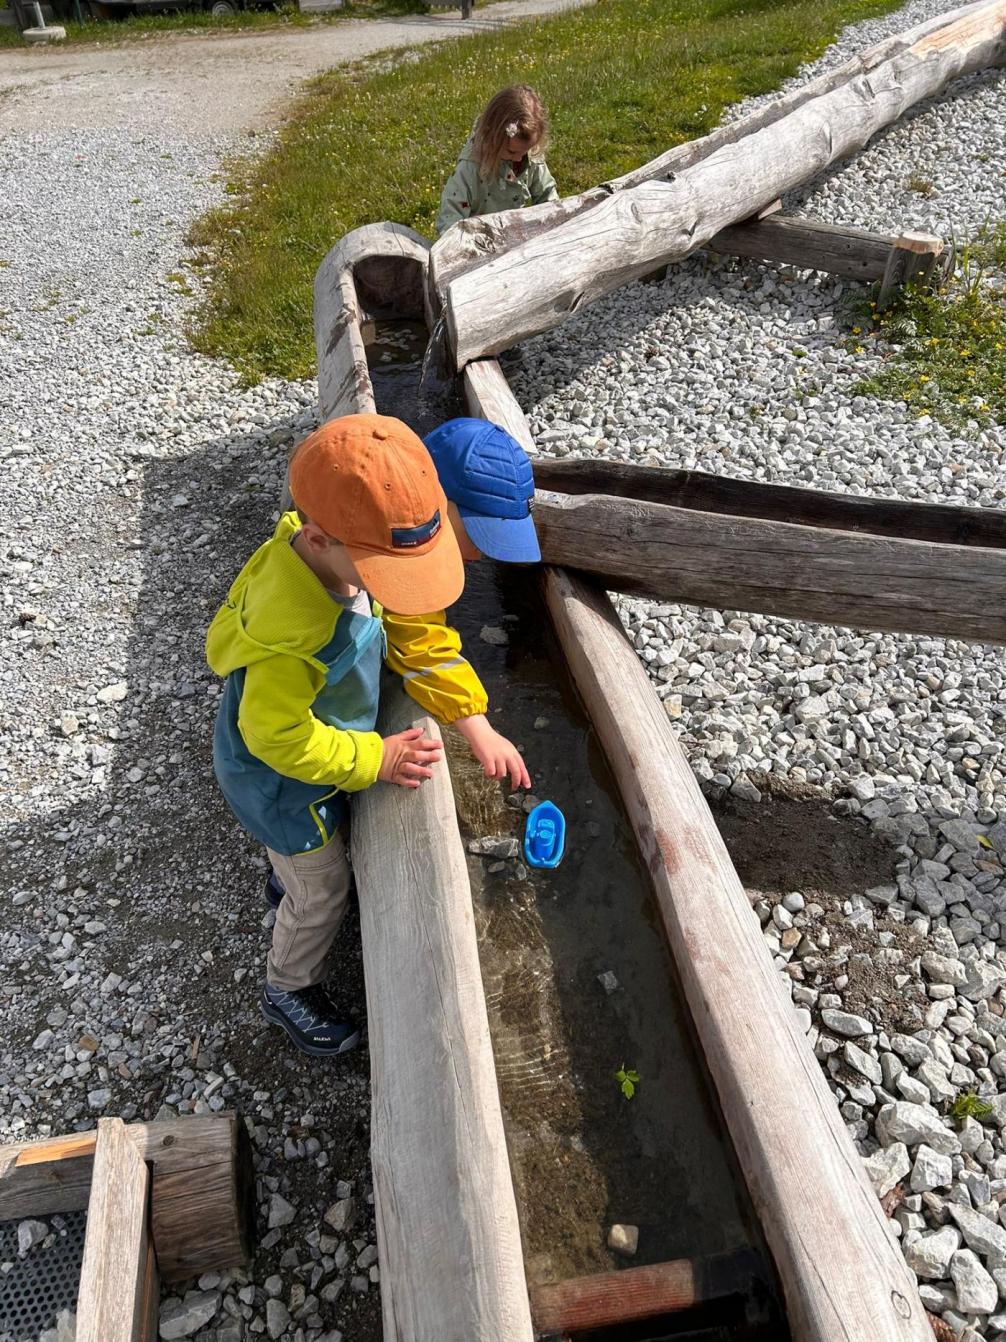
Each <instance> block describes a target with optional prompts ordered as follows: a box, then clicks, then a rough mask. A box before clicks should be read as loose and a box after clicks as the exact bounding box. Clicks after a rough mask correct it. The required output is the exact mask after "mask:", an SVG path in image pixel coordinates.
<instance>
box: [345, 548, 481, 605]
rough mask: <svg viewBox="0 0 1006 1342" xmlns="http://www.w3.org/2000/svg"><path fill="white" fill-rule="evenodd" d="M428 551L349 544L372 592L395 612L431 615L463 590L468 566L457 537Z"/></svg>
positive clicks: (451, 601)
mask: <svg viewBox="0 0 1006 1342" xmlns="http://www.w3.org/2000/svg"><path fill="white" fill-rule="evenodd" d="M444 536H445V539H446V541H447V543H445V544H441V545H438V546H437V547H436V548H435V549H433V550H429V551H427V553H426V554H403V555H388V554H374V553H373V552H372V551H370V550H357V549H354V548H353V547H352V546H349V547H347V548H348V550H349V554H350V557H351V558H352V560H353V563H354V564H355V565H356V571H357V573H359V575H360V578H361V580H362V582H363V585H364V587H366V589H367V591H368V592H369V593H370V595H371V596H372V597H373V598H374V599H375V601H379V602H380V603H381V605H382V606H385V607H386V608H387V609H388V610H390V611H394V613H395V614H396V615H428V614H430V613H431V612H432V611H435V610H446V609H447V607H448V606H453V604H454V602H455V601H457V599H458V597H459V596H460V595H461V593H462V592H463V591H464V586H465V566H464V561H463V560H462V558H461V551H460V550H459V549H458V547H457V545H456V544H455V543H454V537H453V536H449V537H448V533H447V532H445V533H444Z"/></svg>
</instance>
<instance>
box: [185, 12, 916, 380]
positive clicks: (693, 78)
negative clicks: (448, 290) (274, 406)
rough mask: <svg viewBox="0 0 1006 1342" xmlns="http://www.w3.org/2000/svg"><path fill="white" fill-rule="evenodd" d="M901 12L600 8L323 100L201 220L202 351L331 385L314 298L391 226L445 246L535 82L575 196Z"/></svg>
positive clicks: (557, 161) (334, 85)
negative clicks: (453, 193) (865, 24)
mask: <svg viewBox="0 0 1006 1342" xmlns="http://www.w3.org/2000/svg"><path fill="white" fill-rule="evenodd" d="M896 8H897V0H597V3H596V4H594V5H591V6H589V7H587V8H585V9H582V10H578V11H576V12H574V13H569V14H564V15H561V16H557V17H555V18H552V19H548V20H541V21H539V22H537V23H533V24H527V25H523V26H521V27H519V28H512V29H508V30H504V31H501V32H496V33H487V34H482V35H479V36H475V37H470V38H466V39H464V40H462V41H455V42H450V43H444V44H442V45H439V46H437V47H436V48H435V49H432V50H429V51H426V52H424V53H423V54H422V55H420V56H419V57H418V58H417V59H415V60H410V61H408V62H402V63H397V64H392V65H391V67H390V68H388V63H387V61H386V60H385V61H384V62H383V63H382V64H381V65H380V66H379V67H378V68H377V69H376V70H375V68H374V66H373V65H370V66H369V67H368V66H362V67H358V68H356V69H353V70H348V71H347V70H345V69H344V70H341V71H335V72H332V73H331V74H328V75H325V76H323V77H321V78H320V79H317V80H316V81H314V82H313V84H312V85H311V86H310V87H309V91H308V92H307V93H306V94H305V95H304V97H303V98H302V100H301V101H300V103H299V105H298V106H297V107H296V108H295V110H294V114H293V116H292V119H291V120H290V122H289V123H288V124H287V125H286V126H285V127H284V128H283V129H282V131H281V132H280V135H279V137H278V139H277V141H276V142H275V144H274V146H273V147H272V148H271V149H270V150H269V151H268V152H267V153H266V154H265V156H264V157H260V158H256V159H252V160H248V161H245V162H241V163H238V164H236V165H234V167H233V168H232V170H231V174H230V182H229V185H228V190H229V192H230V194H231V196H232V199H231V200H230V201H228V202H227V204H226V205H225V206H224V207H222V208H220V209H217V210H215V211H213V212H212V213H211V214H210V215H208V216H207V217H205V218H204V219H203V220H201V221H200V222H199V223H198V224H197V225H196V227H195V228H194V229H193V230H192V232H191V241H192V242H193V244H194V245H195V246H196V247H198V248H200V249H202V252H203V257H202V259H203V260H204V261H205V263H206V265H207V272H206V273H207V275H208V277H209V288H208V291H207V297H206V299H205V302H204V304H203V306H202V309H201V312H200V314H199V317H198V322H197V325H196V329H195V331H194V332H193V338H194V340H195V342H196V344H197V347H198V348H199V349H201V350H203V351H205V352H207V353H210V354H216V355H222V356H224V357H226V358H229V359H231V360H232V361H233V362H234V363H235V364H236V365H237V367H238V368H239V370H240V371H241V373H242V375H243V376H244V377H245V378H246V379H248V380H249V381H254V380H257V379H260V378H262V377H266V376H282V377H308V376H311V375H313V373H314V348H313V343H312V322H311V285H312V280H313V276H314V272H315V269H316V268H317V266H318V264H319V262H320V261H321V259H322V257H323V256H324V255H325V253H326V251H327V250H328V249H329V248H330V247H331V246H332V244H333V243H334V242H335V241H337V240H338V239H339V238H340V237H341V236H342V235H343V234H344V233H346V232H347V231H348V230H349V229H351V228H355V227H357V226H358V225H360V224H363V223H368V222H373V221H376V220H381V219H393V220H397V221H398V222H400V223H404V224H409V225H411V226H412V227H413V228H416V229H418V230H419V231H420V232H422V233H425V234H427V235H428V236H432V232H433V221H434V217H435V215H436V211H437V206H438V203H439V198H440V190H441V187H442V184H443V182H444V180H445V179H446V177H447V175H448V174H449V173H450V172H451V171H452V169H453V166H454V162H455V159H456V156H457V152H458V150H459V149H460V148H461V146H462V144H463V143H464V141H465V138H466V136H467V134H468V131H469V128H470V127H471V124H472V122H473V120H474V118H475V116H476V115H477V114H478V112H479V110H480V108H481V107H482V105H483V104H484V102H485V101H486V98H487V97H488V95H489V94H490V93H491V92H492V91H493V90H494V89H496V88H499V87H501V86H502V85H504V84H508V83H512V82H515V81H518V80H522V81H526V82H529V83H532V84H534V85H536V86H537V87H538V89H539V90H540V91H541V93H542V95H543V97H544V98H545V101H546V102H547V104H548V106H549V108H550V109H551V113H552V122H553V147H552V149H551V150H550V152H549V155H548V160H549V166H550V167H551V169H552V171H553V172H554V174H555V176H556V178H557V180H558V182H559V189H560V190H561V191H562V192H563V194H567V193H570V192H574V191H578V190H582V189H584V188H586V187H588V186H591V185H594V184H595V183H597V182H600V181H604V180H605V179H606V178H609V177H613V176H617V175H618V174H620V173H623V172H626V171H627V170H628V169H629V168H632V167H635V166H637V165H638V164H640V163H643V162H645V161H646V160H647V159H650V158H653V157H655V156H656V155H657V154H658V153H660V152H661V151H662V150H663V149H666V148H668V147H670V146H671V145H674V144H678V143H680V142H681V141H683V140H688V139H692V138H694V137H695V136H698V135H701V134H703V133H705V132H706V131H709V130H711V129H712V128H713V127H714V126H715V125H716V124H717V122H718V121H719V120H720V118H721V116H722V113H723V110H724V108H725V107H727V106H728V105H729V104H730V103H733V102H736V101H737V100H738V99H741V98H744V97H747V96H749V95H751V94H758V93H765V92H769V91H771V90H773V89H776V88H778V86H779V85H780V83H781V82H782V81H783V80H784V79H785V78H786V77H787V76H788V75H791V74H793V73H794V72H795V71H796V69H797V67H798V66H799V65H800V64H801V63H802V62H803V61H806V60H809V59H811V58H813V57H815V56H817V55H819V54H820V52H821V51H822V50H823V49H824V48H825V46H827V44H828V43H829V42H830V41H831V40H832V38H833V37H834V36H835V34H836V33H837V32H838V31H839V30H840V29H841V28H842V27H843V26H844V25H845V24H847V23H850V22H854V21H856V20H859V19H864V18H868V17H871V16H873V15H877V14H881V13H887V12H889V11H891V10H893V9H896Z"/></svg>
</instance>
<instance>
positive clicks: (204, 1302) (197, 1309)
mask: <svg viewBox="0 0 1006 1342" xmlns="http://www.w3.org/2000/svg"><path fill="white" fill-rule="evenodd" d="M219 1306H220V1292H219V1291H189V1293H188V1295H186V1297H185V1299H184V1300H178V1299H173V1300H165V1301H164V1303H163V1304H162V1305H161V1321H160V1335H161V1338H162V1340H163V1342H172V1340H173V1339H174V1338H179V1337H191V1336H192V1334H193V1333H198V1332H199V1329H200V1328H205V1327H206V1325H207V1324H208V1323H209V1321H210V1320H211V1319H212V1318H213V1316H214V1314H216V1312H217V1309H218V1308H219Z"/></svg>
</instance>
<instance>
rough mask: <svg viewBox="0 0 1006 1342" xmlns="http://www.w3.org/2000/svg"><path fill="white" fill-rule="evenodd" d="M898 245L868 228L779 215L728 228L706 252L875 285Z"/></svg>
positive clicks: (889, 237) (707, 247) (711, 242)
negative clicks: (838, 276)
mask: <svg viewBox="0 0 1006 1342" xmlns="http://www.w3.org/2000/svg"><path fill="white" fill-rule="evenodd" d="M895 241H896V239H895V238H894V237H892V236H891V235H890V234H885V233H871V232H869V231H868V230H867V229H864V228H843V227H841V226H840V225H837V224H821V223H817V222H816V221H815V220H811V219H789V218H785V217H782V216H779V215H776V216H774V217H771V218H768V219H763V220H758V221H756V222H754V223H744V224H734V225H732V226H731V227H730V228H725V229H723V231H722V232H720V233H717V234H716V236H715V237H714V238H711V239H710V241H709V242H708V243H707V244H706V249H707V250H708V251H711V252H720V253H722V254H723V255H725V256H744V257H750V258H751V259H752V260H756V261H775V262H778V263H779V264H780V265H788V266H799V267H801V269H805V270H824V271H827V272H828V273H829V274H832V275H841V276H843V277H844V278H846V279H853V280H861V281H862V282H863V283H871V282H872V281H874V280H879V279H881V278H882V277H883V274H884V271H885V269H886V266H887V262H888V258H889V256H890V254H891V248H892V247H893V246H894V243H895Z"/></svg>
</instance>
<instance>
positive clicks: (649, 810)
mask: <svg viewBox="0 0 1006 1342" xmlns="http://www.w3.org/2000/svg"><path fill="white" fill-rule="evenodd" d="M545 593H546V600H547V603H548V609H549V614H550V615H551V617H552V620H553V623H554V625H555V629H556V632H557V634H558V637H559V641H560V643H561V644H562V647H563V651H564V653H565V655H566V658H567V660H568V662H569V665H570V670H571V671H572V673H573V678H574V680H575V682H576V685H577V688H578V689H579V691H580V694H581V696H582V698H583V701H584V703H585V705H586V707H587V711H588V713H589V715H590V719H591V722H592V723H593V726H594V729H595V731H596V732H597V733H598V737H599V740H600V742H601V744H602V747H603V748H604V751H605V754H606V756H607V758H608V762H609V764H610V765H611V768H612V770H613V772H614V775H615V778H616V780H617V783H618V787H619V791H620V793H621V795H622V799H623V801H624V803H625V806H626V810H627V812H628V814H629V819H630V821H631V823H632V826H633V830H634V832H635V835H636V839H637V842H638V844H639V848H640V852H641V854H642V856H643V859H644V861H645V863H646V866H647V868H648V870H649V873H650V877H651V879H652V881H653V885H654V889H655V891H656V894H657V899H658V903H659V906H660V912H661V917H662V920H663V924H664V928H665V930H666V933H667V938H668V942H669V944H670V947H671V951H672V954H673V956H674V959H675V963H676V965H677V968H678V972H679V974H680V976H681V981H682V986H683V989H684V994H685V998H686V1000H687V1002H688V1005H689V1008H690V1010H691V1014H692V1019H693V1021H694V1023H695V1028H696V1030H697V1033H698V1036H699V1040H700V1043H701V1046H702V1052H703V1055H704V1057H705V1060H706V1064H707V1066H708V1067H709V1071H710V1073H711V1075H712V1079H713V1082H714V1084H715V1086H716V1089H717V1092H718V1095H719V1099H720V1105H721V1107H722V1110H723V1114H724V1117H725V1119H726V1123H727V1127H728V1129H729V1131H730V1134H731V1137H732V1138H733V1142H734V1146H735V1149H736V1151H737V1155H738V1158H739V1161H740V1165H741V1169H742V1170H743V1172H744V1176H745V1178H746V1181H747V1185H748V1189H749V1191H750V1193H751V1197H752V1200H753V1202H754V1204H755V1207H756V1209H757V1211H758V1214H759V1219H760V1221H761V1225H762V1227H763V1230H764V1232H765V1235H766V1238H767V1240H768V1244H769V1247H770V1249H771V1251H772V1254H773V1256H774V1259H775V1263H776V1267H777V1269H778V1272H779V1276H780V1279H781V1282H782V1286H783V1291H784V1295H785V1299H786V1306H787V1316H788V1319H789V1323H790V1327H791V1329H792V1333H793V1337H794V1338H795V1339H798V1342H839V1340H841V1342H861V1339H862V1338H864V1337H869V1338H870V1339H871V1342H926V1340H927V1339H928V1338H929V1326H928V1324H927V1323H926V1320H925V1316H924V1311H923V1308H922V1303H921V1301H920V1300H919V1297H918V1291H917V1288H916V1285H915V1280H914V1278H913V1277H912V1274H911V1273H910V1272H909V1270H908V1268H907V1267H906V1266H905V1262H904V1259H903V1258H902V1256H901V1252H900V1249H899V1248H898V1245H897V1242H896V1241H895V1239H894V1238H893V1236H892V1235H891V1233H890V1230H889V1228H888V1225H887V1220H886V1217H885V1216H884V1214H883V1212H882V1210H881V1207H880V1203H879V1202H878V1200H877V1197H876V1195H875V1193H874V1192H873V1189H872V1187H871V1186H870V1184H869V1181H868V1180H867V1178H866V1175H865V1173H864V1172H863V1166H862V1161H861V1160H860V1159H859V1157H858V1155H857V1154H856V1151H855V1149H854V1147H853V1145H852V1141H851V1139H850V1137H849V1134H848V1132H847V1131H846V1129H845V1126H844V1124H843V1123H842V1120H841V1117H840V1115H839V1112H838V1106H837V1105H836V1103H835V1099H834V1096H833V1095H832V1094H831V1092H830V1091H829V1089H828V1085H827V1082H826V1081H825V1079H824V1077H823V1076H822V1073H821V1068H820V1065H819V1064H818V1061H817V1059H816V1058H815V1056H814V1054H813V1051H812V1050H811V1048H810V1046H809V1045H808V1043H807V1039H806V1036H805V1035H804V1033H803V1031H802V1029H801V1028H800V1026H799V1024H798V1021H797V1017H796V1013H795V1012H794V1010H793V1007H792V1004H791V1003H790V1001H789V1000H788V997H787V995H786V993H785V990H784V989H783V986H782V984H781V982H780V978H779V974H778V971H777V970H776V968H775V966H774V965H773V963H772V960H771V957H770V956H769V954H768V951H767V950H766V948H765V945H764V942H763V940H762V936H761V931H760V928H759V925H758V920H757V918H756V917H755V915H754V913H753V912H752V910H751V906H750V903H749V901H748V898H747V895H746V894H745V892H744V888H743V886H742V885H741V883H740V880H739V879H738V877H737V873H736V872H735V870H734V868H733V864H732V863H731V861H730V858H729V855H728V853H727V851H726V848H725V846H724V844H723V840H722V839H721V838H720V835H719V833H718V831H717V829H716V825H715V823H714V821H713V818H712V816H711V815H710V813H709V808H708V807H707V805H706V802H705V799H704V798H703V796H702V793H701V792H700V790H699V787H698V784H697V783H696V781H695V777H694V775H693V774H692V771H691V768H690V767H689V764H688V760H687V758H686V757H685V755H684V752H683V751H682V749H681V747H680V746H679V744H678V742H677V739H676V737H675V735H674V733H673V731H672V730H671V727H670V724H669V722H668V720H667V716H666V714H665V712H664V710H663V706H662V705H661V703H660V701H659V699H658V698H657V696H656V694H655V693H654V691H653V688H652V686H651V685H650V683H649V680H648V678H647V676H646V672H645V671H644V670H643V668H642V665H641V664H640V662H639V659H638V658H637V657H636V655H635V653H634V652H633V650H632V648H631V647H630V645H629V643H628V642H627V640H626V638H625V636H624V634H623V632H622V628H621V625H620V624H619V623H618V620H617V618H616V616H615V614H614V611H613V610H612V607H611V603H610V602H609V601H608V599H607V597H606V596H605V595H604V593H603V592H602V591H600V590H596V589H592V588H591V587H589V586H588V585H587V584H585V583H584V582H582V581H581V580H580V579H577V578H575V577H573V576H572V575H570V574H567V573H564V572H562V571H561V570H559V569H553V568H549V569H547V570H546V574H545ZM810 1190H813V1193H812V1195H811V1194H810Z"/></svg>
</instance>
